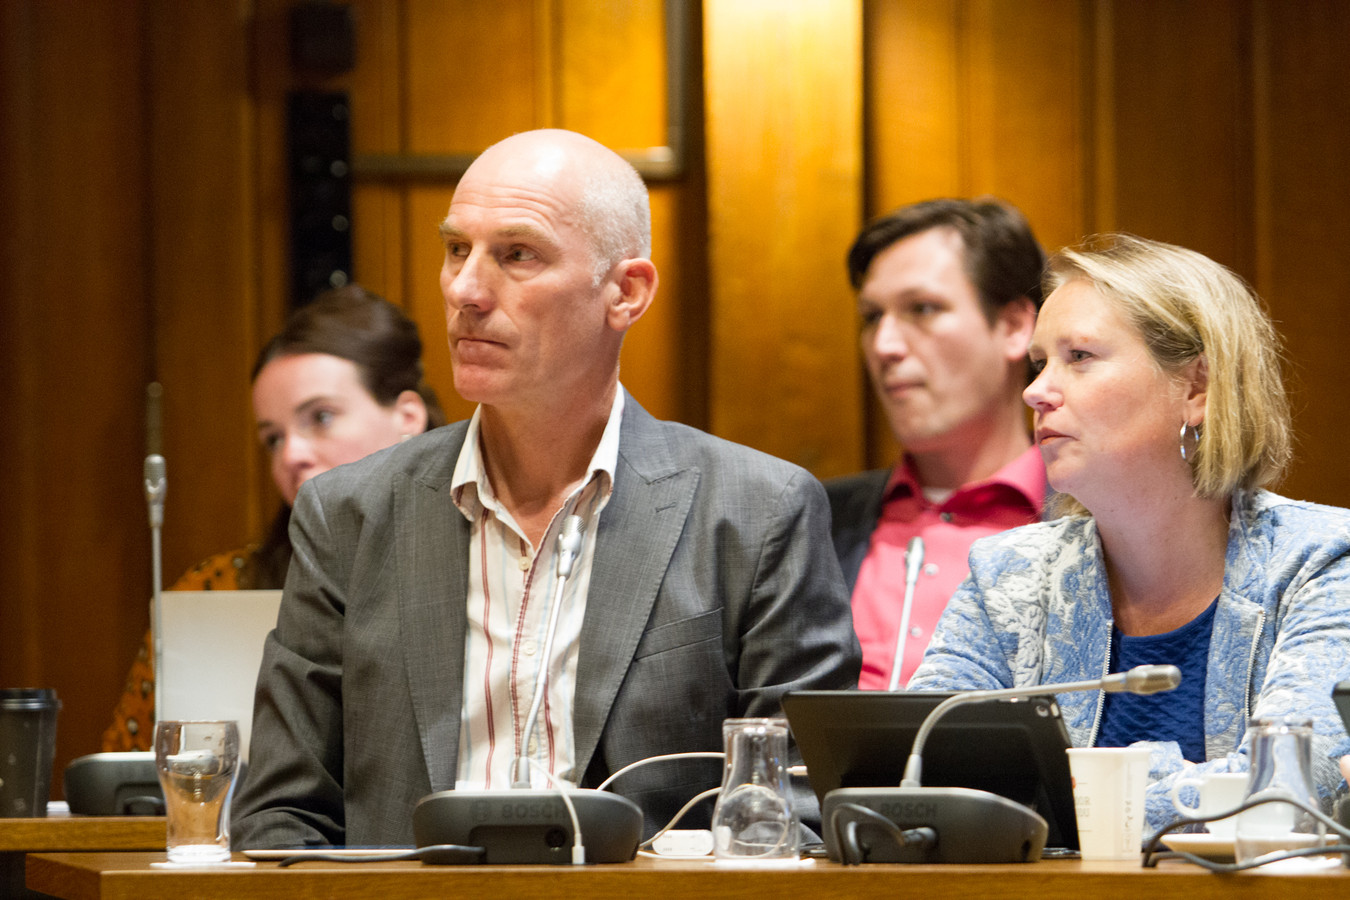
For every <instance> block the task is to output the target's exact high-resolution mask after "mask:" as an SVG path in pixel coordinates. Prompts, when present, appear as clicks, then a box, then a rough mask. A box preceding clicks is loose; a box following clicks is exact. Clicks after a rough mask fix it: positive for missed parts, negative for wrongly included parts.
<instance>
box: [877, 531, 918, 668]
mask: <svg viewBox="0 0 1350 900" xmlns="http://www.w3.org/2000/svg"><path fill="white" fill-rule="evenodd" d="M922 570H923V538H921V537H919V536H918V535H917V534H916V535H914V537H912V538H910V539H909V543H908V544H907V545H906V546H905V602H904V604H903V605H902V606H901V607H900V630H899V631H898V632H897V633H896V635H895V655H894V657H893V658H892V659H891V683H890V686H889V687H887V688H886V690H888V691H895V690H899V689H900V669H901V667H902V666H903V665H904V663H905V641H906V640H908V638H909V614H910V611H911V610H913V609H914V589H915V588H916V587H917V586H918V584H919V572H921V571H922Z"/></svg>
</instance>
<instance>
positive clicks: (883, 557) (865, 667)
mask: <svg viewBox="0 0 1350 900" xmlns="http://www.w3.org/2000/svg"><path fill="white" fill-rule="evenodd" d="M1045 491H1046V481H1045V466H1044V464H1043V463H1042V462H1041V454H1040V451H1039V450H1037V448H1035V447H1031V448H1029V449H1028V450H1027V451H1026V452H1025V453H1023V454H1022V455H1021V456H1019V457H1017V459H1015V460H1013V461H1012V462H1010V463H1008V464H1007V465H1006V466H1004V467H1003V468H1002V469H999V470H998V471H997V472H995V473H994V475H993V476H992V477H991V478H989V479H987V480H985V481H979V482H975V483H972V484H967V485H963V486H962V487H960V488H958V489H957V490H955V491H953V492H952V494H951V495H950V496H949V497H947V498H946V499H944V500H941V501H940V502H933V501H930V500H929V499H927V498H925V497H924V494H923V490H922V488H920V487H919V482H918V480H917V478H916V477H915V472H914V467H913V464H912V461H911V460H910V459H909V458H908V457H905V458H904V459H903V460H901V463H900V465H899V466H897V467H896V469H895V471H894V472H892V473H891V478H890V481H889V482H888V483H887V485H886V493H885V496H884V499H883V500H882V504H881V515H880V516H879V517H878V519H877V525H876V528H875V529H874V530H873V531H872V540H871V544H870V545H869V547H868V550H867V556H866V557H864V558H863V561H862V568H860V569H859V570H858V580H857V582H856V584H854V586H853V628H854V630H855V631H857V633H858V641H859V642H860V643H861V644H862V653H863V664H862V675H861V676H860V677H859V679H858V687H859V688H861V689H862V690H885V689H886V687H887V686H888V685H889V683H890V679H891V661H892V660H893V659H894V658H895V640H896V632H897V631H898V630H899V628H900V616H901V612H902V607H903V605H904V597H905V547H906V545H908V543H909V539H910V538H912V537H914V536H915V535H918V536H920V537H922V538H923V542H924V550H925V552H924V565H923V569H922V571H921V572H920V574H919V581H918V584H917V586H916V587H915V589H914V604H913V607H912V608H911V610H910V616H909V637H908V638H907V639H906V641H905V655H904V661H903V663H902V665H901V667H900V685H901V686H904V685H905V684H906V683H908V682H909V678H910V676H911V675H913V674H914V670H915V669H916V668H918V666H919V660H920V659H922V658H923V651H924V650H925V649H926V648H927V647H928V641H929V638H931V637H932V634H933V629H934V627H936V625H937V621H938V618H939V617H940V616H941V615H942V611H943V609H945V608H946V606H947V600H948V599H949V598H950V597H951V596H952V594H954V593H955V592H956V588H957V587H958V586H959V585H960V584H961V581H962V580H963V579H964V578H965V577H966V574H967V572H968V568H967V566H968V562H967V558H968V556H969V553H970V545H971V544H972V543H974V542H975V540H976V539H977V538H982V537H985V536H986V535H990V534H996V533H997V532H1000V531H1006V530H1007V529H1009V528H1015V527H1017V526H1018V525H1026V524H1028V523H1031V522H1035V521H1038V520H1039V519H1040V517H1041V507H1042V506H1043V505H1044V502H1045Z"/></svg>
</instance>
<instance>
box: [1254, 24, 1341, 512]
mask: <svg viewBox="0 0 1350 900" xmlns="http://www.w3.org/2000/svg"><path fill="white" fill-rule="evenodd" d="M1260 16H1261V21H1260V26H1261V27H1260V30H1259V32H1258V33H1259V34H1262V35H1263V39H1264V40H1265V41H1266V43H1265V45H1264V46H1263V47H1261V48H1260V52H1261V53H1262V54H1263V66H1262V70H1263V71H1264V72H1266V73H1267V77H1268V82H1267V83H1266V84H1264V85H1263V86H1262V90H1263V91H1265V92H1266V97H1267V102H1266V104H1265V106H1266V107H1267V110H1266V116H1267V118H1266V119H1265V120H1264V121H1262V123H1261V128H1262V132H1261V136H1260V140H1261V141H1262V142H1263V144H1264V145H1265V150H1264V151H1263V152H1264V155H1265V156H1266V157H1268V158H1267V159H1266V161H1265V163H1264V169H1265V171H1264V177H1263V179H1262V183H1263V190H1264V191H1266V193H1265V194H1264V195H1263V196H1262V197H1261V198H1260V200H1259V203H1260V204H1261V207H1262V209H1263V219H1264V220H1265V227H1263V229H1262V231H1263V235H1262V238H1263V247H1262V254H1261V255H1262V258H1263V259H1264V260H1266V263H1265V270H1264V271H1262V272H1261V273H1260V275H1259V278H1258V283H1259V284H1260V285H1261V287H1262V290H1263V291H1264V292H1265V293H1266V295H1267V298H1266V299H1267V301H1268V302H1269V304H1270V307H1271V310H1272V314H1273V315H1274V317H1275V319H1276V321H1277V324H1278V326H1279V328H1280V330H1281V332H1282V333H1283V335H1284V338H1285V343H1286V348H1287V351H1288V358H1289V361H1290V366H1289V372H1290V374H1291V376H1292V377H1291V378H1290V383H1291V387H1292V388H1293V391H1292V394H1293V400H1294V422H1295V425H1296V430H1297V433H1298V444H1297V445H1296V447H1295V464H1294V467H1293V469H1292V471H1291V474H1290V477H1289V479H1288V480H1287V481H1286V483H1285V485H1284V486H1283V488H1282V490H1283V491H1284V492H1285V493H1287V494H1290V495H1292V496H1296V497H1304V498H1308V499H1312V500H1318V501H1321V502H1324V503H1333V504H1337V505H1344V506H1350V465H1348V464H1347V462H1346V452H1345V448H1346V440H1347V436H1348V430H1347V425H1346V423H1347V422H1350V397H1347V394H1346V390H1345V386H1346V384H1347V383H1350V355H1348V354H1347V353H1346V352H1345V335H1346V331H1347V322H1348V321H1350V253H1347V252H1346V248H1347V247H1350V216H1348V215H1347V210H1350V176H1348V175H1347V169H1346V148H1347V147H1350V94H1348V93H1347V90H1346V86H1347V84H1350V76H1347V69H1346V66H1347V60H1350V5H1346V4H1343V3H1334V2H1311V0H1300V2H1289V3H1279V4H1270V5H1269V6H1268V7H1262V9H1261V12H1260Z"/></svg>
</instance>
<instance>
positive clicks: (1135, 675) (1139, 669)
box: [1121, 666, 1181, 694]
mask: <svg viewBox="0 0 1350 900" xmlns="http://www.w3.org/2000/svg"><path fill="white" fill-rule="evenodd" d="M1124 676H1125V677H1124V679H1123V684H1122V686H1121V690H1125V691H1129V692H1130V693H1131V694H1157V693H1160V692H1162V691H1170V690H1172V689H1173V688H1174V687H1176V686H1177V685H1179V684H1181V670H1180V669H1178V668H1177V667H1176V666H1135V667H1134V668H1133V669H1130V671H1128V672H1126V673H1124Z"/></svg>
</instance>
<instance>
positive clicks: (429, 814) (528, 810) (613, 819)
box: [413, 789, 642, 865]
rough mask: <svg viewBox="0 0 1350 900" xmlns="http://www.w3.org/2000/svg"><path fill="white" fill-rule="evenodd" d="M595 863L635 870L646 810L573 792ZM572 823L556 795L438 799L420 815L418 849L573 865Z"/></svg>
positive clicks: (420, 805)
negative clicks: (439, 847)
mask: <svg viewBox="0 0 1350 900" xmlns="http://www.w3.org/2000/svg"><path fill="white" fill-rule="evenodd" d="M567 797H568V799H569V800H571V801H572V805H573V806H574V807H576V811H577V821H579V822H580V823H581V839H582V843H583V844H584V845H585V847H586V862H588V863H620V862H628V861H629V860H631V859H633V858H634V857H636V856H637V849H638V842H639V841H640V840H641V837H642V810H640V809H638V807H637V804H635V803H633V801H631V800H629V799H628V798H626V797H621V796H619V795H618V794H612V793H610V792H609V791H595V790H573V791H568V792H567ZM574 835H575V832H574V829H573V827H572V817H571V816H570V815H569V814H568V812H567V806H566V805H565V804H564V803H563V801H562V798H561V797H560V796H559V792H558V791H555V790H515V789H512V790H498V791H438V792H436V793H434V794H428V795H427V796H425V797H423V798H422V799H421V800H419V801H418V802H417V806H416V807H415V808H414V809H413V837H414V839H415V840H416V841H417V846H419V847H427V846H430V845H432V844H464V845H468V846H473V847H482V848H483V850H484V854H483V858H482V859H481V860H479V862H480V863H482V864H483V865H532V864H543V865H570V864H571V862H572V845H573V843H574Z"/></svg>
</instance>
